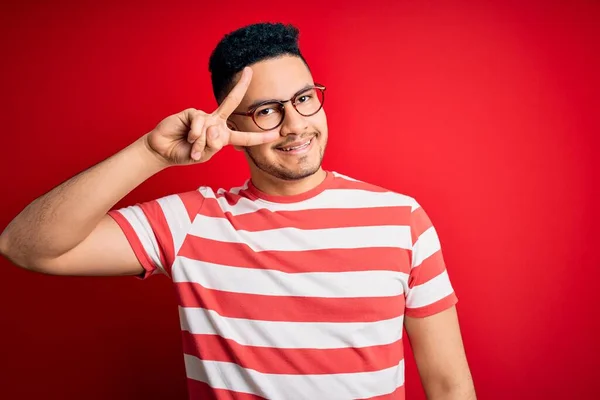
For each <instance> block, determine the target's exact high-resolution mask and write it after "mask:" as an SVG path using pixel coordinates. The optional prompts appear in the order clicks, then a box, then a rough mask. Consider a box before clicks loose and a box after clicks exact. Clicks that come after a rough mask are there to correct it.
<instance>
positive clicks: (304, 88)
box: [247, 83, 315, 111]
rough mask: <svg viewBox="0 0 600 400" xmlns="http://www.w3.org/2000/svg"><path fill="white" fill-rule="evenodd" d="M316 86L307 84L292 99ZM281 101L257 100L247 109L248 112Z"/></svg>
mask: <svg viewBox="0 0 600 400" xmlns="http://www.w3.org/2000/svg"><path fill="white" fill-rule="evenodd" d="M314 86H315V85H314V84H312V83H307V84H306V85H304V87H303V88H302V89H300V90H298V91H297V92H296V93H294V95H293V96H292V98H294V97H295V96H297V95H299V94H300V93H302V92H304V91H306V90H308V89H310V88H312V87H314ZM279 101H283V100H278V99H263V100H256V101H254V102H253V103H252V104H250V105H249V106H248V108H247V110H248V111H250V110H253V109H255V108H256V107H258V106H260V105H262V104H265V103H273V102H279Z"/></svg>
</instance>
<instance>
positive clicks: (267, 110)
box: [256, 107, 277, 117]
mask: <svg viewBox="0 0 600 400" xmlns="http://www.w3.org/2000/svg"><path fill="white" fill-rule="evenodd" d="M274 112H277V110H275V109H274V108H272V107H267V108H262V109H260V110H256V115H258V116H259V117H266V116H269V115H271V114H273V113H274Z"/></svg>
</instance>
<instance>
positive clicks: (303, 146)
mask: <svg viewBox="0 0 600 400" xmlns="http://www.w3.org/2000/svg"><path fill="white" fill-rule="evenodd" d="M311 141H312V139H311V140H309V141H308V142H306V143H304V144H301V145H299V146H295V147H284V148H282V149H281V150H283V151H292V150H298V149H302V148H305V147H307V146H308V145H309V144H310V142H311Z"/></svg>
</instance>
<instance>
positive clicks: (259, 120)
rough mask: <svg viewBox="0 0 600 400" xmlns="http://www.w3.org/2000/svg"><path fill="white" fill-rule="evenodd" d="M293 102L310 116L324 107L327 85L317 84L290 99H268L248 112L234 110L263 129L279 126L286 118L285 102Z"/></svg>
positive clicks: (301, 113)
mask: <svg viewBox="0 0 600 400" xmlns="http://www.w3.org/2000/svg"><path fill="white" fill-rule="evenodd" d="M288 101H289V102H291V103H292V106H294V108H295V109H296V111H297V112H298V114H300V115H302V116H305V117H310V116H311V115H315V114H316V113H318V112H319V111H320V110H321V108H323V103H324V102H325V86H323V85H319V84H315V85H314V86H311V87H309V88H306V89H303V90H302V91H300V92H298V93H296V94H295V95H294V97H292V98H291V99H289V100H281V101H266V102H264V103H261V104H258V105H256V106H255V107H253V108H252V109H251V110H249V111H247V112H233V113H232V114H235V115H242V116H246V117H252V120H253V121H254V123H255V124H256V126H258V127H259V128H260V129H262V130H263V131H270V130H271V129H275V128H277V127H278V126H279V125H281V123H282V122H283V119H284V118H285V103H287V102H288Z"/></svg>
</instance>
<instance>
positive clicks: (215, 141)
mask: <svg viewBox="0 0 600 400" xmlns="http://www.w3.org/2000/svg"><path fill="white" fill-rule="evenodd" d="M220 130H221V128H219V127H218V126H217V125H213V126H209V127H208V129H206V146H205V147H204V156H205V158H206V159H207V160H208V159H209V158H211V157H212V156H214V155H215V153H217V152H218V151H219V150H221V149H222V148H223V138H222V136H223V135H221V133H220V132H219V131H220Z"/></svg>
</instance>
